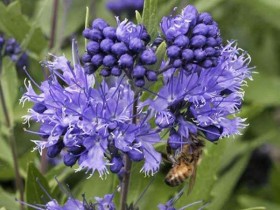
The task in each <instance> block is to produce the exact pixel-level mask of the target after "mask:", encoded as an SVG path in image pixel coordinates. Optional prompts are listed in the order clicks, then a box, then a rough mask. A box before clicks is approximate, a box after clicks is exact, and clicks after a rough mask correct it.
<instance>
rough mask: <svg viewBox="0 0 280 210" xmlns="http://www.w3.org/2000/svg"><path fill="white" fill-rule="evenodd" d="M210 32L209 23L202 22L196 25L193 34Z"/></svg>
mask: <svg viewBox="0 0 280 210" xmlns="http://www.w3.org/2000/svg"><path fill="white" fill-rule="evenodd" d="M207 33H208V27H207V25H205V24H203V23H200V24H198V25H196V26H195V27H194V29H193V35H203V36H205V35H207Z"/></svg>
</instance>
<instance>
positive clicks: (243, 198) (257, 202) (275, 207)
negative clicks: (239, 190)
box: [237, 195, 280, 210]
mask: <svg viewBox="0 0 280 210" xmlns="http://www.w3.org/2000/svg"><path fill="white" fill-rule="evenodd" d="M237 200H238V203H239V204H240V205H241V206H242V207H243V208H249V207H252V206H263V207H265V209H267V210H279V209H280V204H279V203H273V202H271V201H268V200H264V199H261V198H256V197H252V196H250V195H240V196H238V198H237Z"/></svg>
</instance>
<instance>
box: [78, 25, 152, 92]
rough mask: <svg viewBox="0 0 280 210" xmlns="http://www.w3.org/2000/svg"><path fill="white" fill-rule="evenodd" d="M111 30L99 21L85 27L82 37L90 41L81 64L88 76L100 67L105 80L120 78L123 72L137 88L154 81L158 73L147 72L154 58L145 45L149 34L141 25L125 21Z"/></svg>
mask: <svg viewBox="0 0 280 210" xmlns="http://www.w3.org/2000/svg"><path fill="white" fill-rule="evenodd" d="M117 22H118V26H117V28H114V27H112V26H109V25H108V23H106V22H105V21H104V20H102V19H96V20H94V21H93V23H92V27H91V28H86V29H85V30H84V31H83V35H84V37H85V38H86V39H89V40H90V41H89V43H88V44H87V52H86V53H85V54H84V55H83V57H82V61H83V62H84V63H85V65H86V66H85V68H86V71H87V72H88V73H94V72H95V71H96V70H97V69H98V68H100V69H101V70H100V74H101V75H102V76H104V77H108V76H110V75H113V76H120V75H121V74H122V73H123V72H124V73H125V74H126V75H127V77H128V78H130V79H133V80H134V83H135V85H136V86H138V87H143V86H144V85H145V78H147V79H148V80H149V81H155V80H157V74H156V73H155V72H154V71H152V70H150V69H149V65H152V64H155V63H156V61H157V57H156V55H155V53H154V51H153V50H152V48H150V47H148V46H147V44H148V43H149V41H150V35H149V34H148V32H147V30H146V28H145V27H144V26H143V25H135V24H134V23H132V22H129V21H128V20H127V19H126V20H124V21H122V22H120V21H119V20H117Z"/></svg>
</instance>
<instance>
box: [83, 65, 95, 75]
mask: <svg viewBox="0 0 280 210" xmlns="http://www.w3.org/2000/svg"><path fill="white" fill-rule="evenodd" d="M84 70H85V72H86V74H93V73H94V72H95V71H96V70H97V67H96V66H94V65H93V64H92V63H86V64H85V65H84Z"/></svg>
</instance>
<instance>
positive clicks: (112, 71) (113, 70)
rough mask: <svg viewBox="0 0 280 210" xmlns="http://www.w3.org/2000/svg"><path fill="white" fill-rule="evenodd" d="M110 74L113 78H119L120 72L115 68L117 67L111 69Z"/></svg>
mask: <svg viewBox="0 0 280 210" xmlns="http://www.w3.org/2000/svg"><path fill="white" fill-rule="evenodd" d="M111 74H112V75H113V76H120V75H121V74H122V70H121V69H120V68H119V67H117V66H114V67H113V68H112V69H111Z"/></svg>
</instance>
